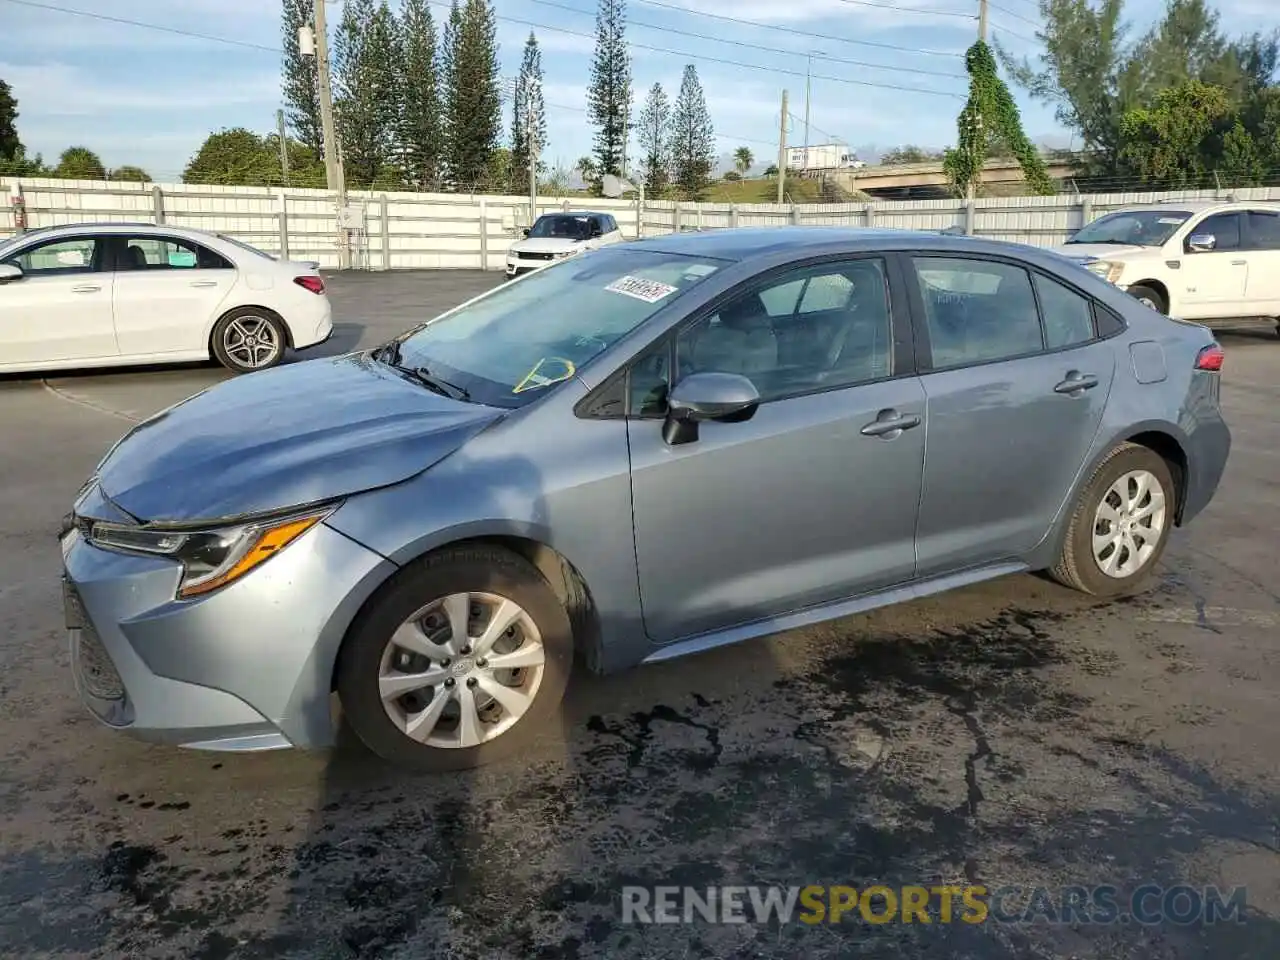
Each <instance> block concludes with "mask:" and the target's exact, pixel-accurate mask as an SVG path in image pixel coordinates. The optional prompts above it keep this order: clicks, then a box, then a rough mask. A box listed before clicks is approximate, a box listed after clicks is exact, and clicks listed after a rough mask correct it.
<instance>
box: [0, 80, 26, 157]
mask: <svg viewBox="0 0 1280 960" xmlns="http://www.w3.org/2000/svg"><path fill="white" fill-rule="evenodd" d="M22 149H23V147H22V141H21V140H19V139H18V101H17V99H16V98H15V97H14V95H13V90H12V89H10V87H9V84H7V83H5V82H4V81H3V80H0V162H3V161H6V160H9V161H12V160H13V159H14V158H15V157H17V156H18V153H19V151H21V150H22Z"/></svg>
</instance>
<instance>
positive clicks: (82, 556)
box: [62, 523, 395, 751]
mask: <svg viewBox="0 0 1280 960" xmlns="http://www.w3.org/2000/svg"><path fill="white" fill-rule="evenodd" d="M62 554H63V565H64V568H65V580H64V593H65V597H66V603H67V620H68V632H69V634H70V642H71V649H72V666H73V670H74V673H75V680H76V687H77V690H78V692H79V694H80V698H81V700H82V701H83V702H84V704H85V705H86V706H87V707H88V708H89V711H90V712H91V713H93V715H94V716H95V717H97V718H98V720H100V721H101V722H103V723H104V724H106V725H108V726H110V727H113V728H116V729H119V730H122V731H124V732H126V733H129V734H131V735H133V736H135V737H138V738H140V739H143V740H149V741H154V742H160V743H168V744H175V745H179V746H185V747H193V748H201V749H210V750H237V751H242V750H264V749H274V748H279V747H289V746H297V747H308V748H317V747H325V746H329V745H331V744H332V743H333V736H334V725H333V720H332V712H331V680H332V675H333V665H334V663H335V661H336V659H337V653H338V647H339V646H340V645H341V642H342V638H343V636H344V635H345V633H346V630H347V627H348V626H349V625H350V623H351V620H352V619H353V618H354V616H355V614H356V612H357V611H358V610H359V608H360V606H361V604H362V603H363V602H364V601H365V600H366V599H367V598H368V596H369V595H370V594H371V593H372V592H373V590H374V589H375V588H376V587H377V585H378V584H380V583H381V582H382V581H383V580H385V579H386V577H387V576H389V575H390V573H391V572H392V571H393V570H394V569H395V567H394V565H392V564H391V563H389V562H388V561H386V560H384V559H383V558H382V557H380V556H378V555H377V554H374V553H372V552H371V551H369V550H367V549H366V548H365V547H362V546H360V545H358V544H356V543H355V542H354V541H352V540H350V539H348V538H347V537H344V536H343V535H342V534H340V533H338V532H337V531H336V530H333V529H332V528H330V527H327V526H325V525H324V524H323V523H321V524H317V525H316V526H315V527H313V528H312V529H311V530H309V531H308V532H307V533H306V534H304V535H303V536H302V537H300V538H299V539H298V540H297V541H295V542H294V543H292V544H290V545H289V546H288V547H287V548H285V549H284V550H282V551H281V552H280V554H279V555H277V556H275V557H272V558H271V559H270V560H269V561H267V562H266V563H264V564H263V565H262V566H261V567H259V568H258V569H256V570H254V571H252V572H250V573H249V574H247V575H246V576H245V577H244V578H243V579H241V580H237V581H235V582H234V583H232V584H230V585H229V586H227V587H224V588H223V589H221V590H218V591H216V592H215V593H212V594H209V595H208V596H206V597H203V598H200V599H195V600H175V599H174V596H175V592H176V589H177V586H178V579H179V576H180V568H179V567H178V566H177V565H176V564H175V563H173V562H172V561H169V560H166V559H164V558H158V557H148V556H142V555H135V554H124V553H117V552H115V551H108V550H103V549H101V548H99V547H96V546H94V545H93V544H91V543H89V542H88V541H87V540H86V539H85V538H84V536H83V534H82V533H81V532H80V530H79V529H72V530H71V531H69V532H68V533H66V534H65V535H64V536H63V538H62Z"/></svg>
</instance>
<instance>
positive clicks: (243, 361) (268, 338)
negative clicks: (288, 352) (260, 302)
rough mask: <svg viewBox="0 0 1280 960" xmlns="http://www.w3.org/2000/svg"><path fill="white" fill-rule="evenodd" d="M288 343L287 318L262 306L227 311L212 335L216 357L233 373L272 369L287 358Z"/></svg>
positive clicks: (215, 326)
mask: <svg viewBox="0 0 1280 960" xmlns="http://www.w3.org/2000/svg"><path fill="white" fill-rule="evenodd" d="M288 343H289V338H288V334H287V333H286V332H285V327H284V322H283V321H282V320H281V319H280V318H279V317H278V316H276V315H275V314H274V313H272V312H271V311H270V310H263V309H261V308H259V307H237V308H236V309H235V310H232V311H230V312H228V313H227V314H226V315H225V316H224V317H223V318H222V319H221V320H219V321H218V322H217V324H215V325H214V328H213V336H212V338H211V345H212V347H213V356H214V358H215V359H216V360H217V361H218V362H219V363H220V364H222V365H223V366H224V367H226V368H227V369H228V370H230V371H232V372H233V373H253V372H255V371H258V370H269V369H270V368H271V367H274V366H275V365H276V364H278V363H279V362H280V361H281V360H283V359H284V352H285V349H286V347H287V346H288ZM268 349H269V351H270V352H268Z"/></svg>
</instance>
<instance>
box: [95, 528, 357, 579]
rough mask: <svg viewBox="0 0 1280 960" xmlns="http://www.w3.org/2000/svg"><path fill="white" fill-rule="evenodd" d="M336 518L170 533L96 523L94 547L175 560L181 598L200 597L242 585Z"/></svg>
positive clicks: (174, 531) (169, 531)
mask: <svg viewBox="0 0 1280 960" xmlns="http://www.w3.org/2000/svg"><path fill="white" fill-rule="evenodd" d="M332 512H333V508H332V507H326V508H324V509H323V510H317V511H315V512H312V513H307V514H303V515H298V514H294V515H293V516H289V517H276V518H272V519H269V520H252V521H248V522H246V523H242V524H238V525H236V526H230V527H217V528H211V529H207V530H173V529H170V530H165V529H158V528H148V527H130V526H125V525H123V524H118V523H107V522H105V521H93V522H92V523H91V524H90V526H89V533H88V538H89V542H90V543H92V544H94V545H95V546H99V547H102V548H103V549H106V550H119V551H122V552H124V553H148V554H154V555H158V556H164V557H172V558H173V559H174V560H177V561H178V562H179V563H181V564H182V581H181V583H180V584H179V585H178V596H179V598H182V599H186V598H188V597H197V596H200V595H201V594H205V593H210V592H211V591H214V590H217V589H218V588H219V587H224V586H226V585H227V584H229V583H232V582H234V581H236V580H239V579H240V578H241V577H243V576H244V575H245V574H246V573H248V572H249V571H250V570H252V569H253V568H254V567H257V566H258V565H260V564H262V563H265V562H266V561H267V560H270V559H271V557H273V556H274V555H275V554H277V553H279V552H280V551H281V550H283V549H284V548H285V547H287V546H288V545H289V544H291V543H293V541H295V540H297V539H298V538H299V537H300V536H302V535H303V534H304V533H306V532H307V531H308V530H310V529H311V528H312V527H314V526H315V525H316V524H317V523H319V522H320V521H321V520H323V519H324V518H325V517H327V516H328V515H329V514H330V513H332Z"/></svg>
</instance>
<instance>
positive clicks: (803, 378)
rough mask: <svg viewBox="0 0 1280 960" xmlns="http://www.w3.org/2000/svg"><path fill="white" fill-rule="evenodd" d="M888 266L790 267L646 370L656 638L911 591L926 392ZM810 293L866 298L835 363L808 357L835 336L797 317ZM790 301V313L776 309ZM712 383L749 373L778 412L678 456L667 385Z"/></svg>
mask: <svg viewBox="0 0 1280 960" xmlns="http://www.w3.org/2000/svg"><path fill="white" fill-rule="evenodd" d="M886 267H887V264H886V261H885V260H883V259H881V258H874V257H873V258H866V259H851V260H845V261H829V262H827V263H824V264H822V265H820V266H804V267H794V268H789V269H788V270H786V271H782V272H781V273H779V274H775V275H773V276H772V277H771V278H770V279H768V280H764V281H760V282H759V283H758V284H755V285H752V286H750V287H747V288H745V289H742V290H740V292H738V293H737V295H735V296H733V297H730V298H729V299H727V300H726V301H725V302H723V303H721V304H720V305H718V306H716V307H715V308H713V311H712V312H711V313H709V314H707V315H703V316H701V317H699V318H696V319H695V320H694V321H693V322H692V323H691V324H689V325H687V326H686V327H685V328H684V329H683V330H681V331H680V332H679V334H678V336H676V337H675V338H674V351H673V344H672V343H671V338H667V340H665V341H664V342H663V343H662V344H660V345H659V346H657V347H656V348H655V349H654V350H653V351H652V352H650V353H648V354H646V355H645V356H644V357H642V358H640V360H638V361H637V362H636V364H634V365H633V367H632V369H631V371H630V376H629V390H628V392H629V395H630V397H631V400H630V404H629V411H630V412H629V415H628V425H627V430H628V442H629V445H630V450H631V483H632V496H633V509H634V519H635V548H636V560H637V564H638V569H639V576H640V594H641V601H642V605H643V609H644V620H645V627H646V630H647V631H648V634H649V636H650V637H651V638H652V639H654V640H656V641H658V642H667V641H671V640H675V639H678V638H681V637H687V636H691V635H693V634H698V633H703V632H706V631H713V630H717V629H722V628H726V627H729V626H732V625H734V624H739V623H744V622H747V621H754V620H761V619H767V618H769V617H774V616H778V615H781V614H785V613H787V612H791V611H794V610H797V609H799V608H801V607H804V606H806V605H810V604H815V603H823V602H827V601H832V600H837V599H841V598H844V597H849V596H853V595H856V594H859V593H864V592H868V591H872V590H875V589H877V588H881V587H885V586H888V585H890V584H895V583H902V582H905V581H908V580H910V579H911V577H912V575H913V573H914V570H915V552H914V544H913V541H914V536H915V525H916V510H917V506H918V503H919V495H920V477H921V471H922V469H923V460H924V433H925V431H924V419H923V418H924V393H923V390H922V389H921V386H920V382H919V380H918V379H917V378H916V377H915V376H914V375H913V374H912V372H911V371H912V369H913V368H912V363H913V359H912V357H911V356H910V353H911V351H910V339H909V337H910V324H909V319H908V317H907V311H906V305H905V296H904V295H903V294H902V292H901V291H902V286H901V284H900V283H899V282H896V281H895V282H894V283H892V284H890V282H889V277H888V273H887V269H886ZM835 277H840V279H839V280H836V279H833V278H835ZM810 281H812V282H814V283H821V284H824V285H830V286H834V287H842V288H844V289H845V290H846V292H847V290H848V287H849V286H850V285H851V284H852V285H856V286H857V287H858V288H859V290H860V294H861V295H860V297H859V298H858V302H857V304H856V309H854V308H853V306H852V298H848V297H846V298H845V299H844V300H843V302H845V303H847V304H851V309H850V310H848V311H847V312H846V313H845V314H844V318H843V320H844V326H846V327H847V328H848V329H847V330H846V331H845V336H844V346H843V348H842V349H840V350H837V351H834V353H833V352H831V351H828V350H824V349H822V348H821V347H820V346H818V345H817V344H816V342H815V344H814V345H813V346H811V347H810V348H809V349H805V348H803V347H802V346H801V342H802V341H803V340H804V339H805V338H806V337H812V338H813V339H814V340H815V341H817V340H818V338H819V337H822V336H824V335H825V333H826V332H825V331H821V330H818V329H816V328H815V329H812V330H809V331H805V330H802V329H800V327H802V326H804V325H805V322H806V318H803V317H800V316H799V315H798V314H796V313H795V312H794V309H793V308H794V305H795V303H796V297H797V296H798V291H799V289H800V288H802V287H804V286H805V285H806V284H807V283H809V282H810ZM890 289H894V290H896V291H897V293H896V295H895V296H894V298H893V300H892V302H893V308H892V311H891V310H890V302H891V301H890ZM788 301H789V302H790V304H791V305H792V308H789V309H787V310H786V311H785V313H782V312H780V311H778V310H777V309H776V308H777V307H778V305H780V304H785V303H787V302H788ZM765 303H773V304H774V305H775V309H774V310H769V311H766V310H765V309H764V306H763V304H765ZM770 314H773V316H770ZM731 317H732V320H731V319H730V318H731ZM782 327H790V328H791V329H790V330H788V331H787V332H786V334H785V335H784V334H783V331H782V329H781V328H782ZM904 336H905V337H906V338H907V339H906V341H905V346H904V343H903V341H902V339H901V338H902V337H904ZM673 358H674V364H675V367H676V373H675V376H674V378H673V377H672V376H671V375H670V374H671V366H672V362H673ZM705 371H719V372H728V373H737V374H740V375H743V376H746V377H748V378H749V379H750V380H751V381H752V382H753V383H754V384H755V385H756V389H757V390H758V391H759V392H760V394H761V397H762V401H763V402H762V403H761V404H760V406H759V409H758V410H757V411H756V413H755V415H754V416H753V417H752V418H751V419H749V420H746V421H743V422H736V423H728V422H725V423H704V424H700V425H699V436H698V439H697V440H695V441H694V442H692V443H686V444H681V445H677V446H671V445H669V444H667V443H666V442H665V441H664V439H663V416H664V413H665V407H664V399H663V398H664V396H665V392H666V390H667V387H668V385H669V384H670V383H672V382H675V381H676V380H678V379H679V378H680V377H683V376H685V375H687V374H688V373H691V372H705Z"/></svg>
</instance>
